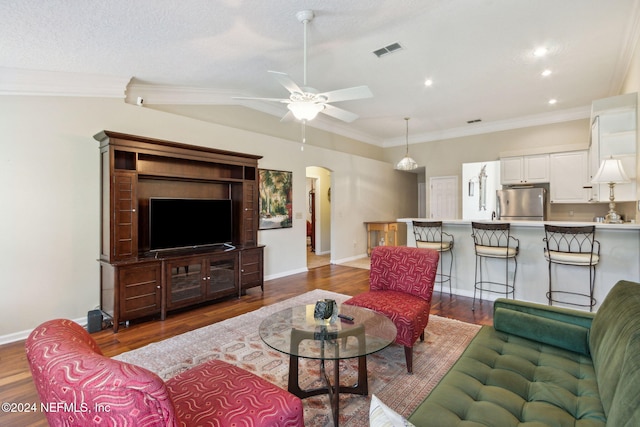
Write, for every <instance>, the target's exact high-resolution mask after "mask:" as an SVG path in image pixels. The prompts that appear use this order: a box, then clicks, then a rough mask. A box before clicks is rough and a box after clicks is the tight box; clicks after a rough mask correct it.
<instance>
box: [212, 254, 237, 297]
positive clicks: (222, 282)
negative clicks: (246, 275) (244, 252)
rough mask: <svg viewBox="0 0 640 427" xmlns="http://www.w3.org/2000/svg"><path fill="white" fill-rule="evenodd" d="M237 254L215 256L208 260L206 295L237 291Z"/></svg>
mask: <svg viewBox="0 0 640 427" xmlns="http://www.w3.org/2000/svg"><path fill="white" fill-rule="evenodd" d="M237 259H238V258H237V256H236V255H235V254H233V255H230V256H225V257H215V258H211V259H210V260H209V270H208V274H207V279H208V284H207V296H210V297H211V296H215V297H217V296H222V295H232V294H236V293H237V292H238V279H237V277H236V271H237V268H236V264H237Z"/></svg>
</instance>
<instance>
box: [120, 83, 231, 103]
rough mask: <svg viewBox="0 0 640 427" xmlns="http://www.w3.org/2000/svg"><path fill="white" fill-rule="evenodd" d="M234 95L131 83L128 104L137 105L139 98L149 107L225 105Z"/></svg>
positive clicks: (188, 88) (213, 90) (200, 89)
mask: <svg viewBox="0 0 640 427" xmlns="http://www.w3.org/2000/svg"><path fill="white" fill-rule="evenodd" d="M233 95H234V93H232V92H231V91H225V90H219V89H210V88H203V87H191V86H171V85H152V84H144V83H130V84H129V86H128V87H127V96H126V102H127V103H130V104H136V103H137V100H138V98H142V99H143V100H144V104H147V105H153V104H156V105H162V104H173V105H225V104H230V103H231V102H230V101H231V98H232V96H233Z"/></svg>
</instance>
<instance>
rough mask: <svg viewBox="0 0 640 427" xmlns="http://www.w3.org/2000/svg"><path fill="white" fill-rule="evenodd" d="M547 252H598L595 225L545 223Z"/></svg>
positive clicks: (598, 245) (598, 243)
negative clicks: (565, 225)
mask: <svg viewBox="0 0 640 427" xmlns="http://www.w3.org/2000/svg"><path fill="white" fill-rule="evenodd" d="M544 233H545V238H544V241H545V243H546V245H547V252H563V253H580V254H588V253H592V254H596V255H597V254H599V253H600V242H598V241H597V240H596V239H595V234H596V227H595V226H594V225H587V226H582V227H562V226H557V225H549V224H545V226H544Z"/></svg>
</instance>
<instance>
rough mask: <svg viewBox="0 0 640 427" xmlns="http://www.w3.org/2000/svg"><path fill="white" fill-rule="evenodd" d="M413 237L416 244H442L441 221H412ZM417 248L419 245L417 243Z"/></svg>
mask: <svg viewBox="0 0 640 427" xmlns="http://www.w3.org/2000/svg"><path fill="white" fill-rule="evenodd" d="M413 235H414V237H415V238H416V243H418V242H429V243H440V242H442V221H428V222H424V221H413ZM418 247H420V244H419V243H418Z"/></svg>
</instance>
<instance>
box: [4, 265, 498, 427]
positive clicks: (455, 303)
mask: <svg viewBox="0 0 640 427" xmlns="http://www.w3.org/2000/svg"><path fill="white" fill-rule="evenodd" d="M368 288H369V271H368V270H364V269H359V268H352V267H345V266H339V265H327V266H322V267H318V268H314V269H311V270H309V271H308V272H306V273H300V274H296V275H291V276H287V277H283V278H279V279H275V280H270V281H268V282H266V283H265V290H264V293H262V292H261V291H260V288H253V289H249V290H248V291H247V294H246V295H245V296H243V297H242V298H240V299H237V298H232V299H228V300H225V301H221V302H216V303H213V304H209V305H206V306H203V307H199V308H196V309H191V310H188V311H184V312H175V313H170V314H169V315H168V316H167V319H166V320H165V321H160V320H151V321H148V320H147V321H145V322H137V323H133V322H132V324H130V325H129V327H126V328H125V327H121V328H120V330H119V332H118V333H117V334H114V333H113V332H112V331H111V330H110V329H109V330H103V331H100V332H97V333H94V334H93V337H94V338H95V340H96V341H97V342H98V344H99V345H100V348H101V349H102V351H103V353H104V354H105V355H106V356H110V357H111V356H115V355H117V354H120V353H123V352H125V351H129V350H133V349H136V348H139V347H142V346H145V345H147V344H149V343H152V342H154V341H160V340H162V339H165V338H170V337H172V336H175V335H179V334H182V333H184V332H187V331H190V330H193V329H197V328H200V327H202V326H206V325H209V324H212V323H215V322H218V321H220V320H224V319H227V318H230V317H234V316H238V315H240V314H244V313H247V312H249V311H253V310H256V309H258V308H260V307H263V306H266V305H270V304H273V303H275V302H278V301H282V300H285V299H287V298H291V297H293V296H295V295H299V294H301V293H304V292H307V291H310V290H313V289H325V290H329V291H333V292H338V293H341V294H345V295H355V294H358V293H360V292H364V291H366V290H367V289H368ZM439 289H440V287H439V285H436V292H434V295H433V300H432V303H431V313H432V314H436V315H438V316H443V317H449V318H454V319H458V320H462V321H464V322H469V323H476V324H482V325H489V324H491V323H492V320H493V319H492V313H493V304H492V303H491V302H490V301H482V302H481V303H479V304H476V310H475V311H471V302H472V301H471V298H466V297H459V296H455V295H453V296H449V294H448V293H446V292H444V293H442V294H441V293H440V292H439ZM427 328H428V326H427ZM0 366H1V367H2V369H1V370H0V402H2V403H5V402H12V403H36V404H39V402H40V401H39V399H38V396H37V393H36V390H35V385H34V384H33V380H32V378H31V372H30V371H29V366H28V364H27V360H26V355H25V352H24V341H21V342H16V343H11V344H6V345H3V346H0ZM0 425H2V426H21V427H23V426H46V425H47V422H46V420H45V418H44V415H43V414H42V413H40V412H35V413H6V412H4V411H2V412H0Z"/></svg>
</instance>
